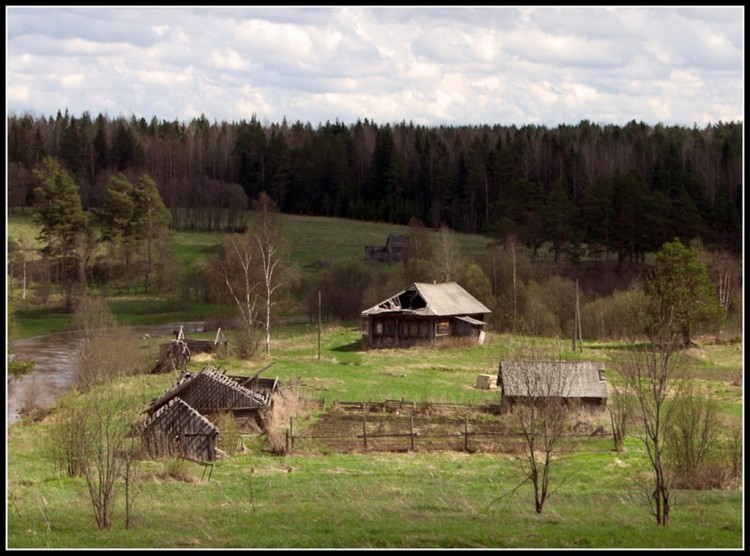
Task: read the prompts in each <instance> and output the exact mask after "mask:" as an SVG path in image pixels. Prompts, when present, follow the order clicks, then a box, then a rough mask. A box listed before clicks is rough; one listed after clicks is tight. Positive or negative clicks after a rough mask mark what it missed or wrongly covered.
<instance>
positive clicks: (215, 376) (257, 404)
mask: <svg viewBox="0 0 750 556" xmlns="http://www.w3.org/2000/svg"><path fill="white" fill-rule="evenodd" d="M181 380H182V382H181V383H180V384H179V385H178V386H176V387H175V388H173V389H172V390H170V391H169V392H167V393H166V394H164V395H163V396H162V397H160V398H157V399H156V400H154V401H153V402H152V403H151V405H150V406H149V408H148V409H147V410H146V411H147V412H148V413H149V414H151V413H153V412H155V411H156V410H158V409H159V408H160V407H162V406H163V405H164V404H166V403H167V402H169V401H170V400H171V399H173V398H175V397H177V396H179V397H180V398H182V400H183V401H185V403H187V404H188V405H190V406H191V407H193V408H195V409H196V410H197V411H221V410H230V409H252V408H264V407H267V406H268V404H267V403H266V400H264V399H263V398H262V397H261V396H259V395H258V394H256V393H255V392H252V391H251V390H248V389H247V388H244V387H243V386H240V385H239V384H237V382H236V381H235V380H233V379H231V378H230V377H228V376H226V375H225V374H223V373H221V372H219V371H218V370H216V369H215V368H213V367H210V366H209V367H205V368H204V369H203V370H202V371H201V372H200V373H198V374H197V375H194V376H187V375H185V374H183V376H182V377H181Z"/></svg>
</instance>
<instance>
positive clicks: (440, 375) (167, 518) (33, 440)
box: [6, 216, 744, 549]
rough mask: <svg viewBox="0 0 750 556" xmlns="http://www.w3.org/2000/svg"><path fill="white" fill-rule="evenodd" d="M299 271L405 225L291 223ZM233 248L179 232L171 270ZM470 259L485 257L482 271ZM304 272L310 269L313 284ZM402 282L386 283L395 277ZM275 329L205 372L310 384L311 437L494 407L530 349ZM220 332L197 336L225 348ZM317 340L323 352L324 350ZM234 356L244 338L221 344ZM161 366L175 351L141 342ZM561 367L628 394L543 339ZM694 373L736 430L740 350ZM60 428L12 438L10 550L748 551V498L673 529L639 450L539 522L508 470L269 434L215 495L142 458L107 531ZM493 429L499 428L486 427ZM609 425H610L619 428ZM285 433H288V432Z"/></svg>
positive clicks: (561, 467)
mask: <svg viewBox="0 0 750 556" xmlns="http://www.w3.org/2000/svg"><path fill="white" fill-rule="evenodd" d="M283 225H284V230H285V232H286V235H287V238H288V240H289V243H290V248H291V251H290V258H291V259H292V260H293V261H294V262H295V263H296V264H298V265H299V266H300V268H302V269H303V272H314V269H315V268H316V267H317V263H318V261H331V260H335V259H343V258H349V257H359V256H361V255H362V254H363V252H364V251H363V250H364V245H370V244H373V245H375V244H383V243H384V242H385V238H386V236H387V234H388V233H405V232H406V228H405V227H399V226H386V225H379V224H366V223H359V222H354V221H342V220H337V219H319V218H314V219H313V218H308V217H297V216H284V217H283ZM21 233H23V234H25V236H24V237H29V238H33V236H34V232H33V226H30V225H29V223H28V219H27V218H24V217H15V216H12V217H11V218H10V221H9V235H10V236H11V237H13V234H21ZM222 237H223V234H208V233H202V232H178V233H177V234H176V247H175V255H176V257H177V259H178V261H179V263H180V265H181V266H182V267H183V268H186V269H189V268H196V267H197V266H198V265H200V264H203V263H204V262H205V260H206V258H207V257H208V256H210V254H211V253H212V252H213V251H214V249H215V248H216V245H217V244H218V243H219V242H220V241H221V238H222ZM460 244H461V246H462V251H463V253H464V255H465V256H478V254H480V253H482V252H483V250H484V247H485V245H486V238H482V237H480V236H461V238H460ZM471 253H473V254H474V255H469V254H471ZM305 269H307V270H305ZM395 271H396V268H395V267H394V268H389V269H386V271H385V272H395ZM110 308H111V309H112V311H113V313H114V314H115V316H116V317H117V319H118V321H119V322H120V323H121V324H127V325H140V324H160V323H165V322H174V321H176V320H190V321H195V320H204V319H212V318H220V317H222V316H227V315H231V314H232V308H231V307H229V308H227V307H215V306H210V305H200V304H196V303H193V302H185V301H181V300H175V299H170V298H147V297H145V296H138V295H133V296H124V295H123V296H114V297H112V298H111V299H110ZM17 316H18V320H19V326H20V332H21V334H20V335H21V336H22V337H27V336H30V335H36V334H42V333H45V332H52V331H57V330H65V329H68V328H70V327H71V326H72V321H71V318H70V315H67V314H65V313H64V312H63V311H62V309H61V308H60V307H58V306H55V304H54V303H53V304H50V305H47V306H37V305H33V304H31V303H28V304H22V305H20V306H19V307H18V315H17ZM303 320H304V319H299V321H295V322H294V323H290V324H285V325H279V326H278V327H276V328H275V329H273V330H272V343H271V354H270V355H262V356H258V357H257V358H256V359H254V360H252V361H240V360H236V359H225V360H210V361H206V360H198V358H194V359H193V360H192V361H191V362H190V364H189V369H190V370H193V371H200V370H201V369H202V368H203V367H205V366H206V365H209V364H210V365H213V366H217V367H219V368H222V369H225V370H226V371H227V372H228V373H230V374H237V375H247V376H249V375H251V374H253V373H255V372H257V371H259V370H261V369H264V368H266V367H268V365H271V366H270V367H268V368H267V369H266V370H265V371H264V372H263V374H262V376H264V377H278V378H279V380H280V382H281V383H282V384H284V385H286V384H289V385H291V384H299V394H300V396H302V397H303V398H306V399H314V400H323V401H324V403H325V408H317V409H308V410H306V411H305V412H304V413H302V414H300V415H298V416H297V418H296V419H297V420H296V425H295V426H296V427H298V432H299V433H300V434H304V432H305V430H306V429H308V428H309V427H311V426H312V425H313V424H314V423H315V422H316V421H317V420H318V419H319V418H320V417H321V415H322V413H323V412H324V411H327V410H328V409H329V408H331V407H332V405H333V403H334V401H337V400H338V401H375V402H377V401H383V400H386V399H393V400H406V401H414V402H433V403H438V402H450V403H461V404H494V403H498V402H499V393H498V391H497V390H479V389H476V388H474V384H475V380H476V377H477V375H478V374H496V373H497V369H498V364H499V362H500V361H501V360H502V359H503V358H504V357H506V356H508V355H509V354H511V353H512V352H513V350H514V349H515V348H516V347H517V346H519V345H523V344H526V343H528V342H529V341H531V340H530V339H528V338H523V337H519V336H513V335H509V334H495V333H489V334H488V336H487V340H486V342H485V343H484V345H481V346H467V345H461V344H448V345H445V346H443V347H413V348H409V349H402V350H399V349H385V350H366V349H363V346H362V331H361V329H360V325H359V323H358V322H354V321H351V322H324V323H323V324H322V326H321V328H320V329H319V328H318V325H317V323H314V322H301V321H303ZM213 334H214V332H211V331H208V332H205V333H202V334H196V335H192V336H191V337H205V338H211V337H213ZM319 334H320V348H318V345H319V343H318V338H319ZM226 335H227V339H228V341H229V345H230V347H231V346H232V344H233V331H231V330H227V331H226ZM139 341H140V342H141V347H142V350H143V351H144V353H146V354H147V355H149V356H150V357H151V358H152V359H153V358H155V357H156V356H157V354H158V344H159V343H160V342H163V341H165V339H164V338H149V339H140V340H139ZM534 341H535V342H540V343H543V344H545V345H546V346H547V347H548V348H549V349H551V350H554V351H556V352H557V353H560V354H561V355H562V356H564V357H570V358H573V357H581V358H584V359H597V360H603V361H605V362H607V369H608V371H607V376H608V380H612V381H616V380H617V369H616V363H615V360H616V354H617V353H618V352H620V351H621V349H622V347H623V346H622V345H621V344H618V343H614V342H608V343H605V342H584V349H583V353H579V354H574V353H573V352H572V351H571V350H570V347H571V346H570V342H569V341H560V340H553V339H535V340H534ZM697 343H698V346H699V347H696V348H692V349H691V350H688V352H687V353H686V354H685V355H686V359H685V365H688V366H689V367H690V370H691V372H692V373H693V376H694V377H695V380H696V381H698V382H699V383H700V385H701V387H702V388H703V389H705V390H706V391H708V392H710V393H711V395H712V397H713V398H714V399H716V400H717V401H718V402H719V403H720V407H721V411H722V415H723V416H724V417H726V418H734V419H741V418H742V415H743V399H742V386H741V384H742V370H743V363H742V361H743V359H742V346H741V345H739V344H715V343H713V342H712V341H710V339H709V338H705V339H704V338H697ZM174 379H175V376H174V375H173V374H161V375H151V374H146V373H145V372H144V373H143V374H137V375H133V376H129V377H126V378H122V379H118V380H117V382H116V383H115V384H114V386H115V387H116V388H117V391H118V392H121V394H122V395H123V396H127V397H128V398H129V399H130V400H131V403H132V404H133V405H134V406H136V407H143V408H144V409H145V407H146V406H147V405H148V403H149V402H150V401H151V400H152V399H154V398H156V397H158V396H161V395H162V394H163V393H164V392H165V391H167V390H169V389H171V387H172V386H173V384H174ZM58 417H59V412H58V411H56V409H55V408H54V407H53V408H52V409H50V410H48V411H43V412H41V413H40V414H37V415H34V416H30V417H27V418H24V419H22V420H20V421H18V422H16V423H15V424H13V425H12V426H10V427H9V428H8V429H7V442H6V448H7V451H6V454H7V455H6V458H7V470H6V475H7V476H6V492H7V507H6V515H7V518H6V523H7V540H6V545H7V547H8V548H11V549H45V548H46V549H61V548H66V549H70V548H82V549H84V548H88V549H94V548H168V549H209V548H227V549H236V548H258V549H262V548H311V549H312V548H363V549H364V548H417V549H428V548H514V549H524V548H527V549H528V548H568V549H581V548H585V549H598V548H601V549H648V548H651V549H662V548H664V549H680V548H686V549H740V548H743V547H744V512H743V510H744V499H743V498H744V497H743V490H742V488H740V487H737V488H732V489H724V490H678V491H676V492H675V493H674V497H673V506H672V510H671V513H670V523H669V525H668V526H666V527H659V526H657V525H656V524H655V521H654V519H653V517H652V516H651V515H650V513H649V509H648V503H647V498H646V495H645V493H646V492H648V488H649V487H648V484H649V483H648V477H649V468H648V459H647V456H646V453H645V451H644V448H643V446H642V445H641V444H640V443H639V441H638V440H637V439H636V438H634V437H629V438H628V439H627V440H626V450H625V451H624V452H616V451H614V450H606V449H605V450H603V451H596V452H591V451H580V452H572V453H564V454H559V455H557V456H556V458H555V460H554V462H553V468H552V473H551V492H552V495H551V497H550V498H549V500H548V502H547V504H546V505H545V507H544V511H543V512H542V513H541V514H537V513H536V512H535V511H534V496H533V491H532V487H531V486H530V484H529V483H525V482H524V479H525V477H526V475H527V474H528V469H527V468H526V467H525V466H524V464H523V461H522V460H521V459H519V458H518V457H516V456H513V455H510V454H498V453H481V452H477V453H464V452H461V451H444V452H437V453H436V452H426V451H421V450H420V449H419V448H417V449H415V450H414V451H408V452H404V453H388V452H377V451H370V452H362V451H359V452H358V453H335V452H331V453H327V454H325V455H321V454H318V453H304V452H302V451H300V452H297V451H293V452H292V453H291V454H286V455H278V454H276V453H274V452H272V450H270V449H269V445H268V441H267V438H266V437H265V436H264V435H249V436H246V437H244V438H243V441H242V445H243V450H242V451H241V452H240V453H237V454H234V455H232V456H231V457H230V458H229V459H227V460H222V461H217V462H215V463H214V464H213V467H212V468H211V469H210V479H209V477H208V476H207V474H206V473H205V472H206V469H204V468H203V467H202V466H200V465H198V464H196V463H193V462H189V461H184V460H171V459H164V460H158V461H152V460H144V461H140V462H139V463H138V465H137V477H138V478H137V480H136V482H135V484H134V492H132V493H131V494H133V496H134V499H133V505H132V508H131V511H130V523H129V527H128V528H127V529H126V527H125V515H126V512H125V507H124V499H123V496H122V495H121V496H120V498H119V499H118V503H117V505H116V508H115V513H114V519H113V526H112V527H111V528H110V529H108V530H104V531H100V530H98V529H97V528H96V523H95V520H94V515H93V511H92V507H91V500H90V498H89V495H88V492H87V487H86V482H85V481H84V479H82V478H70V477H67V476H65V475H64V474H61V473H60V471H59V469H58V468H57V466H56V464H55V461H54V458H53V457H52V454H51V448H50V446H51V444H50V440H53V435H54V430H55V428H54V425H55V423H56V420H57V419H58ZM488 418H490V419H494V418H498V417H488ZM604 422H605V423H606V422H607V419H606V417H605V418H604ZM279 432H280V433H281V434H283V432H284V424H282V425H281V429H280V430H279Z"/></svg>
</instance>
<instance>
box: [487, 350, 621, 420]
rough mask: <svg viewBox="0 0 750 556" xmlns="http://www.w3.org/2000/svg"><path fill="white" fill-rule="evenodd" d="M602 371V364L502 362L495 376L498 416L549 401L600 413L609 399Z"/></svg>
mask: <svg viewBox="0 0 750 556" xmlns="http://www.w3.org/2000/svg"><path fill="white" fill-rule="evenodd" d="M604 371H605V366H604V362H603V361H515V360H514V361H502V362H501V363H500V367H499V369H498V374H497V386H498V388H500V390H501V402H500V407H501V412H508V411H512V409H513V406H514V405H516V404H518V403H530V402H533V403H543V402H544V401H545V400H547V399H552V398H562V399H563V400H565V401H567V402H578V403H580V404H581V405H582V406H584V407H587V408H590V409H597V410H603V409H605V408H606V406H607V400H608V399H609V389H608V386H607V380H606V377H605V376H604Z"/></svg>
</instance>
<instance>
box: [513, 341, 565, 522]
mask: <svg viewBox="0 0 750 556" xmlns="http://www.w3.org/2000/svg"><path fill="white" fill-rule="evenodd" d="M558 353H559V352H558ZM550 359H557V358H548V357H545V356H544V350H541V351H540V349H539V348H538V347H536V346H534V345H532V344H528V345H525V346H522V348H521V349H519V350H517V351H516V353H515V354H514V355H513V356H512V359H511V360H514V363H515V364H516V371H517V372H515V373H513V374H512V375H507V373H504V374H503V379H502V380H503V388H504V389H506V390H507V389H508V388H509V387H511V388H512V390H513V391H515V392H518V393H520V394H521V395H520V396H518V398H517V399H516V401H515V402H514V405H513V409H512V411H513V414H514V415H515V417H516V419H517V422H518V425H519V428H520V431H521V436H522V438H523V442H524V448H525V450H524V462H525V468H526V469H527V470H528V476H527V477H526V479H525V480H526V481H530V482H531V484H532V486H533V487H534V509H535V510H536V512H537V513H542V510H543V509H544V504H545V502H546V501H547V499H548V498H549V495H550V477H551V471H552V463H553V460H554V455H555V453H556V452H557V451H558V450H559V448H560V445H561V443H562V440H563V439H564V434H565V430H566V427H567V424H568V422H569V417H570V414H571V410H572V409H574V407H573V404H572V403H571V401H570V399H571V393H572V387H573V381H574V378H575V377H574V375H573V374H572V373H570V372H566V370H565V368H564V367H563V366H559V365H550ZM510 381H513V382H514V384H512V385H511V384H509V382H510Z"/></svg>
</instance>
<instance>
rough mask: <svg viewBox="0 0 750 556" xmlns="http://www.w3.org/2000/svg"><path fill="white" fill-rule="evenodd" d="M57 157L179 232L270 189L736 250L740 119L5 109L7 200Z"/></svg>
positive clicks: (90, 197)
mask: <svg viewBox="0 0 750 556" xmlns="http://www.w3.org/2000/svg"><path fill="white" fill-rule="evenodd" d="M47 156H49V157H52V158H54V159H55V160H57V161H58V162H59V163H60V164H61V165H62V166H63V167H64V168H65V169H66V170H67V171H68V172H69V173H70V174H71V175H72V177H73V178H74V179H75V181H76V182H77V183H79V184H80V188H81V198H82V204H83V207H84V209H89V208H98V207H101V206H102V204H103V203H104V201H105V197H106V187H107V184H108V182H109V179H110V178H111V177H112V176H113V175H115V174H118V173H122V174H123V175H125V176H127V177H128V178H129V179H131V180H132V179H136V178H137V176H140V175H143V174H146V175H148V176H150V177H151V178H152V179H153V180H154V181H155V183H156V184H157V186H158V189H159V192H160V195H161V197H162V199H163V200H164V203H165V205H166V207H167V208H168V209H169V210H170V212H171V215H172V225H173V226H174V227H179V228H198V229H209V230H210V229H217V230H218V229H233V230H236V229H242V228H243V226H244V214H245V211H246V209H247V208H248V207H249V204H250V200H251V199H255V198H257V197H258V195H259V194H260V193H261V192H267V193H268V195H269V196H270V197H271V199H272V200H273V201H274V203H275V204H276V205H277V206H278V207H279V210H280V211H281V212H284V213H297V214H310V215H316V216H337V217H346V218H354V219H360V220H371V221H382V222H389V223H397V224H406V223H407V222H409V220H410V219H411V218H416V219H418V220H420V221H421V222H424V223H425V224H426V225H427V226H429V227H433V228H438V227H439V226H441V225H446V226H448V227H450V228H451V229H453V230H456V231H460V232H469V233H483V234H487V235H492V236H494V237H495V238H497V239H499V240H503V239H505V238H506V237H508V236H509V235H514V236H516V237H517V238H518V239H519V240H521V241H522V242H523V243H524V244H525V245H526V246H527V247H529V248H530V249H532V252H536V250H537V249H538V248H539V247H540V246H541V245H542V244H543V243H549V244H551V245H552V248H553V251H554V255H555V257H556V258H559V257H561V256H568V257H571V258H577V257H580V256H581V255H582V249H583V247H582V246H583V245H585V246H587V248H588V249H589V250H593V251H594V252H595V253H596V252H606V253H616V254H617V256H618V258H619V259H620V260H623V261H630V260H632V261H636V260H639V259H642V258H643V256H644V254H645V253H647V252H653V251H656V250H658V248H659V247H660V246H661V245H662V244H663V243H664V242H666V241H671V240H672V239H673V238H675V237H679V238H680V239H681V240H682V241H683V242H686V243H687V242H689V241H691V240H693V239H695V238H696V237H697V238H700V239H701V240H702V242H703V243H704V244H705V245H707V246H710V247H720V248H722V249H726V250H730V251H734V252H739V251H740V250H741V245H742V241H741V227H742V223H741V207H742V167H743V159H742V124H741V123H734V122H730V123H725V122H719V123H716V124H709V125H707V126H706V127H704V128H702V129H701V128H698V127H696V126H694V127H693V128H686V127H681V126H665V125H662V124H657V125H655V126H651V125H646V124H644V123H643V122H640V123H639V122H636V121H635V120H633V121H631V122H630V123H628V124H627V125H624V126H619V125H599V124H594V123H591V122H589V121H587V120H584V121H581V122H580V123H579V124H577V125H559V126H558V127H556V128H548V127H545V126H539V125H523V126H521V127H517V126H515V125H510V126H503V125H482V126H434V127H428V126H421V125H415V124H413V123H411V122H408V123H407V122H405V121H402V122H400V123H396V124H391V123H386V124H378V123H376V122H374V121H372V120H368V119H367V118H365V119H364V120H359V121H357V122H356V123H355V124H350V125H346V124H343V123H341V122H338V121H336V122H330V121H328V122H326V123H325V124H319V125H318V126H317V127H313V126H312V125H311V124H310V123H303V122H300V121H297V122H295V123H293V124H291V125H290V124H289V123H288V122H287V121H286V120H283V121H282V122H281V123H271V124H262V123H261V122H260V121H258V119H257V118H256V116H255V115H252V117H251V118H250V119H249V120H246V119H242V120H240V121H238V122H226V121H222V122H213V123H212V122H209V120H208V119H207V118H206V117H205V116H203V115H202V116H201V117H199V118H194V119H192V120H191V121H189V122H180V121H177V120H174V121H166V120H159V119H157V118H156V117H155V116H154V117H152V118H151V120H150V121H147V120H146V119H145V118H143V117H141V118H138V117H136V116H132V117H130V118H129V119H128V118H124V117H118V118H109V117H107V116H105V115H102V114H99V115H98V116H97V117H96V118H93V117H92V116H91V115H90V114H89V113H88V112H84V113H83V114H82V115H81V116H80V117H76V116H73V115H70V114H68V112H67V110H66V111H65V113H61V112H58V113H57V116H56V117H54V118H53V117H51V116H49V117H34V116H32V115H29V114H25V115H21V116H19V115H10V116H9V117H8V205H9V207H10V208H23V207H27V206H32V205H34V204H35V200H34V194H35V193H34V187H35V183H34V179H33V171H34V169H35V168H38V166H39V165H40V164H41V161H42V160H43V159H44V158H45V157H47Z"/></svg>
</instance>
